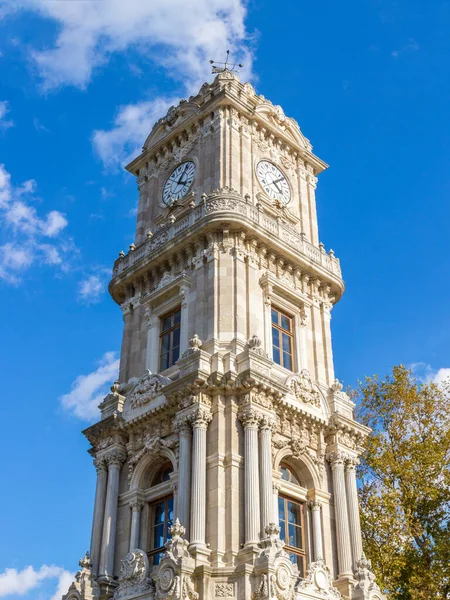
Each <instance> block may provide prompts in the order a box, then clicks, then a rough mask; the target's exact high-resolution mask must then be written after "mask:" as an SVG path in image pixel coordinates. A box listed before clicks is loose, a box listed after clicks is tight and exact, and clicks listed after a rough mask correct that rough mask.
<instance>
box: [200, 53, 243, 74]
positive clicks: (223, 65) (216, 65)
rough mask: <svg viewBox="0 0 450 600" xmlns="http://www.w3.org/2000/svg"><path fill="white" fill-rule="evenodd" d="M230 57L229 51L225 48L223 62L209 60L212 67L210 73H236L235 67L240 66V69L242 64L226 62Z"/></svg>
mask: <svg viewBox="0 0 450 600" xmlns="http://www.w3.org/2000/svg"><path fill="white" fill-rule="evenodd" d="M229 58H230V51H229V50H227V58H226V60H225V62H217V61H215V60H210V61H209V62H210V64H211V67H212V71H211V72H212V73H224V72H225V71H229V72H230V73H238V72H239V71H238V70H237V69H236V67H240V68H241V69H242V67H243V66H244V65H242V64H241V63H239V64H237V63H228V59H229Z"/></svg>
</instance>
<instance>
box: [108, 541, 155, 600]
mask: <svg viewBox="0 0 450 600" xmlns="http://www.w3.org/2000/svg"><path fill="white" fill-rule="evenodd" d="M152 588H153V585H152V581H151V579H149V577H148V559H147V555H146V554H145V552H143V551H142V550H132V551H131V552H129V553H128V554H127V555H126V556H125V558H124V559H123V560H122V562H121V565H120V571H119V586H118V587H117V588H116V589H115V591H114V600H119V599H122V598H128V597H129V596H137V595H138V594H143V593H144V592H147V591H149V590H152Z"/></svg>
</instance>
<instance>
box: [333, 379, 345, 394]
mask: <svg viewBox="0 0 450 600" xmlns="http://www.w3.org/2000/svg"><path fill="white" fill-rule="evenodd" d="M343 387H344V386H343V385H342V383H341V382H340V381H339V379H335V380H334V381H333V383H332V384H331V389H332V390H333V392H341V391H342V388H343Z"/></svg>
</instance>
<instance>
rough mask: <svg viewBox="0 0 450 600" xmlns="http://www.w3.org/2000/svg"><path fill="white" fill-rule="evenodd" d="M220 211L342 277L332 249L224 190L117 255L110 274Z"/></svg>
mask: <svg viewBox="0 0 450 600" xmlns="http://www.w3.org/2000/svg"><path fill="white" fill-rule="evenodd" d="M220 213H224V218H228V219H230V218H231V215H230V213H236V214H237V216H238V217H239V219H240V220H242V222H243V223H245V221H248V222H249V223H250V224H252V223H254V224H257V225H259V227H260V228H261V229H263V230H264V231H266V232H267V233H269V234H270V235H271V236H273V237H275V238H278V239H279V240H282V241H283V242H284V243H285V244H286V245H287V246H289V247H290V248H291V249H292V250H294V251H295V252H296V253H300V254H303V255H304V256H306V257H307V258H309V259H310V260H311V261H312V262H313V263H316V264H317V265H320V266H321V267H323V268H325V269H326V270H328V271H330V272H331V273H333V274H334V275H337V276H338V277H341V266H340V263H339V259H338V258H336V257H335V256H334V253H333V251H332V250H330V252H329V253H328V254H327V253H326V252H325V249H324V247H323V245H322V244H320V246H319V247H317V246H314V245H313V244H311V243H310V242H308V241H307V240H306V239H305V236H304V235H302V234H299V233H297V232H296V231H295V230H294V229H293V228H291V227H289V226H288V225H286V224H285V223H282V222H281V220H277V219H274V218H273V217H271V216H270V215H267V214H265V213H264V212H263V211H262V210H259V209H258V208H257V207H256V206H254V205H253V204H249V203H247V202H246V201H245V200H242V199H240V198H237V197H235V196H234V195H226V194H220V195H214V194H212V195H211V196H209V197H208V198H206V199H205V200H204V201H202V204H200V205H199V206H196V207H195V208H193V209H192V210H191V211H190V212H189V213H187V214H185V215H183V216H182V217H181V218H180V219H179V220H177V221H175V222H174V223H171V224H169V225H166V226H165V227H162V228H161V229H158V230H157V231H156V232H155V234H154V235H153V236H152V237H151V238H150V239H147V240H146V241H145V242H143V243H142V244H140V245H139V246H138V247H137V248H136V249H135V250H133V251H130V252H129V253H128V254H127V255H126V256H123V257H120V258H118V259H117V260H116V262H115V263H114V269H113V277H117V276H118V275H120V274H121V273H123V272H124V271H125V270H126V269H128V268H130V267H132V266H133V265H135V264H136V263H137V262H139V261H140V260H141V259H142V258H144V257H146V256H149V255H150V254H152V253H153V252H154V251H156V250H158V249H159V248H160V247H161V246H163V245H164V244H166V243H167V242H170V241H171V240H174V239H176V238H178V237H180V236H181V235H182V234H183V233H184V232H185V231H186V230H187V229H189V228H190V227H192V226H193V225H195V224H196V223H198V222H199V221H201V220H202V219H204V218H205V217H207V216H210V215H216V214H217V215H218V216H219V215H220Z"/></svg>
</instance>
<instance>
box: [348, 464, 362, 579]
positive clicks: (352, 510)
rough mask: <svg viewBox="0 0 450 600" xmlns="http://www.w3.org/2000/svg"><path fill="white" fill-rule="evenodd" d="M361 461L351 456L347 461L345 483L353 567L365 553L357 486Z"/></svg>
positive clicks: (355, 566)
mask: <svg viewBox="0 0 450 600" xmlns="http://www.w3.org/2000/svg"><path fill="white" fill-rule="evenodd" d="M358 463H359V461H358V460H357V459H356V458H349V459H348V460H347V461H346V463H345V485H346V489H347V503H348V517H349V523H350V540H351V544H352V556H353V569H354V570H355V571H356V569H357V563H358V561H359V560H361V558H362V555H363V548H362V537H361V522H360V519H359V504H358V490H357V487H356V466H357V465H358Z"/></svg>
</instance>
